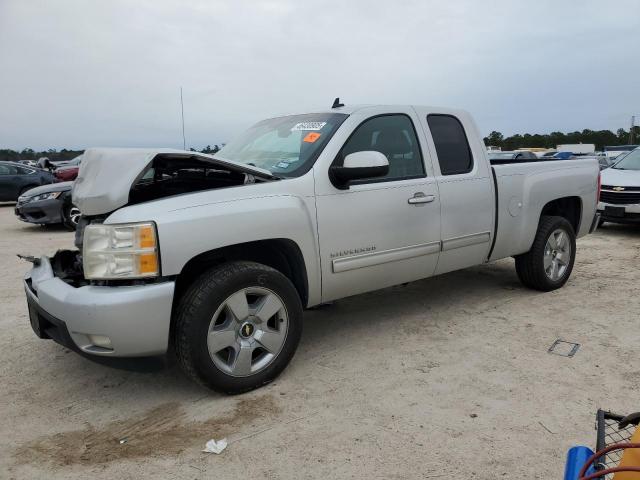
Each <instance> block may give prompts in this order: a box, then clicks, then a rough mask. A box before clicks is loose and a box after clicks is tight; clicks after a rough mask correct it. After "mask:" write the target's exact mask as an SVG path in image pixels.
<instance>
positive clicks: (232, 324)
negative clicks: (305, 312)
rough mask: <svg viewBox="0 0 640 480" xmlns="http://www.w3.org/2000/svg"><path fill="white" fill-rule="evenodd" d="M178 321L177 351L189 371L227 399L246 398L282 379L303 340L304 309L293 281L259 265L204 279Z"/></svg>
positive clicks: (241, 265)
mask: <svg viewBox="0 0 640 480" xmlns="http://www.w3.org/2000/svg"><path fill="white" fill-rule="evenodd" d="M175 315H176V316H175V319H174V321H175V349H176V354H177V357H178V360H179V362H180V364H181V366H182V368H183V370H184V371H185V373H186V374H187V375H188V376H190V377H191V378H192V379H194V380H195V381H197V382H198V383H200V384H201V385H204V386H206V387H208V388H211V389H213V390H216V391H219V392H223V393H242V392H246V391H249V390H252V389H254V388H258V387H260V386H262V385H264V384H266V383H268V382H270V381H271V380H273V379H274V378H276V377H277V376H278V375H279V374H280V372H282V370H284V368H285V367H286V366H287V364H288V363H289V361H290V360H291V358H292V357H293V355H294V353H295V351H296V348H297V346H298V342H299V341H300V336H301V334H302V304H301V302H300V297H299V296H298V292H297V291H296V289H295V287H294V286H293V284H292V283H291V281H290V280H289V279H288V278H287V277H285V276H284V275H283V274H281V273H280V272H278V271H277V270H274V269H273V268H270V267H267V266H265V265H262V264H258V263H253V262H233V263H227V264H223V265H220V266H218V267H214V268H212V269H211V270H209V271H207V272H206V273H204V274H203V275H202V276H201V277H200V278H198V279H197V280H196V281H195V282H194V283H193V284H192V285H191V286H190V287H189V288H188V290H187V291H186V292H185V294H184V295H183V297H182V299H181V300H180V303H179V305H178V308H177V310H176V314H175Z"/></svg>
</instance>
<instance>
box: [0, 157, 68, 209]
mask: <svg viewBox="0 0 640 480" xmlns="http://www.w3.org/2000/svg"><path fill="white" fill-rule="evenodd" d="M55 181H56V179H55V177H54V175H53V174H52V173H51V172H48V171H46V170H42V169H40V168H35V167H27V166H24V165H22V164H20V163H14V162H0V202H15V201H16V200H17V199H18V197H19V196H20V195H22V194H23V193H24V192H26V191H27V190H30V189H32V188H33V187H37V186H40V185H46V184H48V183H53V182H55Z"/></svg>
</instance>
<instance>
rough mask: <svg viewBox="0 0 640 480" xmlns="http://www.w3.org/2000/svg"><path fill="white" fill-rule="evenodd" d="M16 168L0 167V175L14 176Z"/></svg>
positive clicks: (11, 166) (10, 166)
mask: <svg viewBox="0 0 640 480" xmlns="http://www.w3.org/2000/svg"><path fill="white" fill-rule="evenodd" d="M15 174H16V167H14V166H13V165H0V175H15Z"/></svg>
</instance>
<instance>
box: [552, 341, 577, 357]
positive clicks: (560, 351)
mask: <svg viewBox="0 0 640 480" xmlns="http://www.w3.org/2000/svg"><path fill="white" fill-rule="evenodd" d="M579 348H580V344H579V343H573V342H567V341H565V340H561V339H560V338H559V339H557V340H556V341H555V342H553V345H551V346H550V347H549V350H548V352H549V353H553V354H554V355H560V356H562V357H573V356H574V355H575V354H576V352H577V351H578V349H579Z"/></svg>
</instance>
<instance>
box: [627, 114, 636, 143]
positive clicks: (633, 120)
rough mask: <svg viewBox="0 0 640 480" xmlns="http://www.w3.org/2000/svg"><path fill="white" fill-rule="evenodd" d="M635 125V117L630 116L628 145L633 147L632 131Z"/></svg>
mask: <svg viewBox="0 0 640 480" xmlns="http://www.w3.org/2000/svg"><path fill="white" fill-rule="evenodd" d="M635 123H636V116H635V115H631V128H630V129H629V145H633V129H634V126H635Z"/></svg>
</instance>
